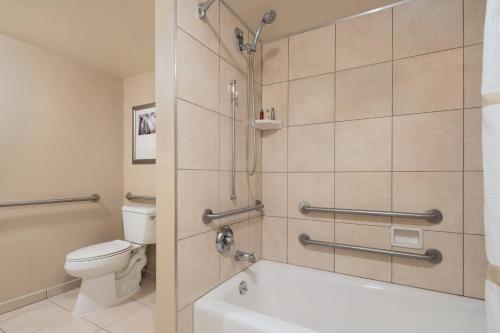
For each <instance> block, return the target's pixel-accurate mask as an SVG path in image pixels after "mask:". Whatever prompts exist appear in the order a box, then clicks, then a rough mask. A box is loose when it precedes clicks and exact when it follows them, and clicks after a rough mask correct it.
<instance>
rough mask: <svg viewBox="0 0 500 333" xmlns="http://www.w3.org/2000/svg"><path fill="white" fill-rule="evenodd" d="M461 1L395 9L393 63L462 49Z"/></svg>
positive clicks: (422, 0) (430, 0)
mask: <svg viewBox="0 0 500 333" xmlns="http://www.w3.org/2000/svg"><path fill="white" fill-rule="evenodd" d="M462 3H463V0H438V1H436V0H419V1H410V2H407V3H404V4H402V5H399V6H395V7H394V57H395V58H396V59H399V58H403V57H409V56H413V55H417V54H422V53H429V52H435V51H441V50H446V49H451V48H455V47H460V46H462V45H463V6H462Z"/></svg>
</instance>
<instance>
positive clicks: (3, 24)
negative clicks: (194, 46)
mask: <svg viewBox="0 0 500 333" xmlns="http://www.w3.org/2000/svg"><path fill="white" fill-rule="evenodd" d="M154 17H155V13H154V0H0V33H2V34H5V35H8V36H11V37H13V38H16V39H19V40H22V41H24V42H27V43H30V44H33V45H37V46H39V47H43V48H45V49H49V50H52V51H55V52H59V53H62V54H64V55H66V56H69V57H71V58H73V59H75V60H77V61H79V62H82V63H84V64H86V65H88V66H90V67H93V68H95V69H98V70H100V71H102V72H104V73H107V74H110V75H112V76H114V77H117V78H125V77H129V76H133V75H137V74H142V73H146V72H149V71H152V70H153V69H154V27H155V24H154Z"/></svg>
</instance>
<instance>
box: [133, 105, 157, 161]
mask: <svg viewBox="0 0 500 333" xmlns="http://www.w3.org/2000/svg"><path fill="white" fill-rule="evenodd" d="M155 161H156V107H155V103H149V104H143V105H137V106H134V107H133V108H132V164H154V163H155Z"/></svg>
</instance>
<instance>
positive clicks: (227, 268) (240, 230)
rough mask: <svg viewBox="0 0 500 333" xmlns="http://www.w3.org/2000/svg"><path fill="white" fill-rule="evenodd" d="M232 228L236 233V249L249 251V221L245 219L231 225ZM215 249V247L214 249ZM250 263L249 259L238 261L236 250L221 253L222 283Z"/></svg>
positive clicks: (220, 277)
mask: <svg viewBox="0 0 500 333" xmlns="http://www.w3.org/2000/svg"><path fill="white" fill-rule="evenodd" d="M231 230H233V233H234V248H235V249H236V250H240V251H244V252H249V243H248V240H249V233H248V221H243V222H239V223H235V224H232V225H231ZM213 251H215V248H214V249H213ZM248 265H249V262H248V261H236V260H235V259H234V252H233V251H229V252H227V253H223V254H220V275H219V279H220V280H219V281H220V282H221V283H222V282H224V281H226V280H228V279H229V278H231V277H232V276H234V275H236V274H238V273H239V272H241V271H242V270H244V269H245V268H247V266H248Z"/></svg>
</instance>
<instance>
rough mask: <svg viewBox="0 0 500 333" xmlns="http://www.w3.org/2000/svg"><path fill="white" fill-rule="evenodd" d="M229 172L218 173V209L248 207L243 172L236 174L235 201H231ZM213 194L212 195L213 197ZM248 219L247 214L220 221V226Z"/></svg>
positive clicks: (244, 173) (245, 178)
mask: <svg viewBox="0 0 500 333" xmlns="http://www.w3.org/2000/svg"><path fill="white" fill-rule="evenodd" d="M231 178H232V175H231V172H230V171H220V209H221V211H224V212H225V211H227V210H233V209H238V208H244V207H248V192H249V191H248V186H249V184H248V177H247V173H246V171H245V172H236V177H235V180H236V199H234V200H231V198H230V197H231ZM213 194H214V193H212V195H213ZM244 219H248V213H243V214H238V215H234V216H231V217H226V218H223V219H220V220H219V221H220V224H221V225H222V224H231V223H234V222H237V221H241V220H244Z"/></svg>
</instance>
